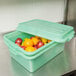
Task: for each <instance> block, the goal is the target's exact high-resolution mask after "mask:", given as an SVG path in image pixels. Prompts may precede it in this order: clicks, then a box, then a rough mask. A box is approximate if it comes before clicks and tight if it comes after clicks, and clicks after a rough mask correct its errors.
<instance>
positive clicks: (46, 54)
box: [4, 19, 75, 72]
mask: <svg viewBox="0 0 76 76" xmlns="http://www.w3.org/2000/svg"><path fill="white" fill-rule="evenodd" d="M74 33H75V32H74V29H73V27H71V26H67V25H63V24H58V23H53V22H50V21H45V20H40V19H34V20H30V21H27V22H23V23H20V24H19V25H18V27H17V29H16V31H14V32H11V33H8V34H6V35H4V41H5V43H6V45H7V46H8V48H9V52H10V56H11V57H12V58H13V59H15V60H16V61H17V62H18V63H19V64H21V65H22V66H23V67H24V68H26V69H27V70H28V71H30V72H34V71H36V70H37V69H39V68H40V67H41V66H42V65H44V64H45V63H47V62H48V61H49V60H51V59H53V58H54V57H56V56H57V55H58V54H59V53H61V52H62V51H63V50H64V44H65V42H67V41H70V40H71V39H72V38H73V37H74ZM35 35H36V36H40V37H43V38H46V39H49V40H52V41H51V42H50V43H48V44H46V45H44V46H43V47H41V48H39V49H37V50H36V51H34V52H27V51H24V50H23V49H22V48H20V47H19V46H18V45H16V44H15V40H16V39H17V38H21V39H22V40H24V39H25V38H30V37H32V36H35Z"/></svg>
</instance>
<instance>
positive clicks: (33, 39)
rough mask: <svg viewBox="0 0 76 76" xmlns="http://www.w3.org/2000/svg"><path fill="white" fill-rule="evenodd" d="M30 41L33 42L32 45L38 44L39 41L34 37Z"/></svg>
mask: <svg viewBox="0 0 76 76" xmlns="http://www.w3.org/2000/svg"><path fill="white" fill-rule="evenodd" d="M31 40H32V41H33V43H34V45H37V43H38V42H39V39H38V38H36V37H32V38H31Z"/></svg>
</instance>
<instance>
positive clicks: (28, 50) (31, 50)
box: [25, 46, 36, 52]
mask: <svg viewBox="0 0 76 76" xmlns="http://www.w3.org/2000/svg"><path fill="white" fill-rule="evenodd" d="M35 50H36V48H34V47H32V46H30V47H27V48H26V49H25V51H27V52H33V51H35Z"/></svg>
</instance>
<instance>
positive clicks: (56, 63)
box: [11, 52, 69, 76]
mask: <svg viewBox="0 0 76 76" xmlns="http://www.w3.org/2000/svg"><path fill="white" fill-rule="evenodd" d="M67 64H68V63H67V60H66V58H65V57H64V54H63V52H62V53H60V54H59V55H58V56H56V57H55V58H54V59H52V60H51V61H49V62H48V63H47V64H45V65H44V66H42V67H41V68H40V69H38V70H37V71H36V72H33V73H30V72H29V71H27V70H26V69H25V68H24V67H22V66H21V65H20V64H19V63H17V62H16V61H15V60H14V59H13V58H11V68H12V72H13V76H61V75H62V74H64V72H66V71H67V70H68V69H69V65H67Z"/></svg>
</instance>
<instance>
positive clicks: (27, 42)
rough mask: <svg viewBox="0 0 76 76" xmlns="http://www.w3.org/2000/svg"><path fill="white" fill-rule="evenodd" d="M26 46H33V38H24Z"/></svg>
mask: <svg viewBox="0 0 76 76" xmlns="http://www.w3.org/2000/svg"><path fill="white" fill-rule="evenodd" d="M23 45H24V46H26V47H29V46H33V41H32V40H31V39H27V38H26V39H25V40H24V43H23Z"/></svg>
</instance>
